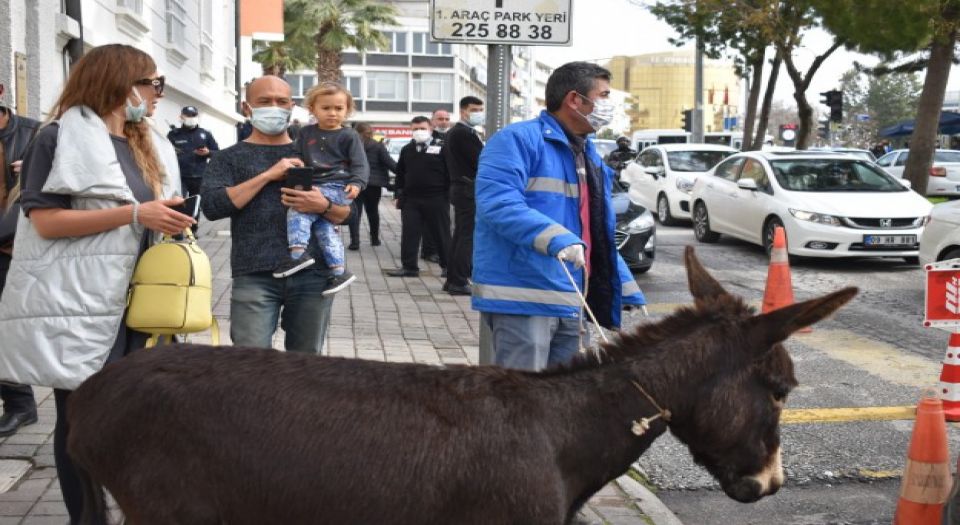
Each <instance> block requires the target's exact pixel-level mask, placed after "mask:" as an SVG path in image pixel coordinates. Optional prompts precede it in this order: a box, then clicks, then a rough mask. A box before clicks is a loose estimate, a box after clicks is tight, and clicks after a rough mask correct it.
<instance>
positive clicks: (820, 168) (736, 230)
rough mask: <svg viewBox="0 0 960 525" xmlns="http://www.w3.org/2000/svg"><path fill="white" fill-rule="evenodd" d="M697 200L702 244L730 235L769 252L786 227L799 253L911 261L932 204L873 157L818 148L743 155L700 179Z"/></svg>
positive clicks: (789, 241) (790, 249)
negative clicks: (777, 232) (776, 235)
mask: <svg viewBox="0 0 960 525" xmlns="http://www.w3.org/2000/svg"><path fill="white" fill-rule="evenodd" d="M691 200H692V202H693V228H694V234H695V235H696V237H697V240H699V241H701V242H707V243H709V242H716V241H717V240H718V239H719V237H720V235H721V234H723V235H730V236H731V237H736V238H739V239H743V240H745V241H748V242H752V243H755V244H759V245H761V246H763V247H764V248H765V249H767V251H769V250H770V247H771V245H772V243H773V232H774V228H775V227H776V226H783V227H784V229H785V230H786V234H787V252H788V253H789V254H792V255H802V256H810V257H903V258H904V259H906V260H907V261H908V262H910V263H916V262H917V254H918V249H919V246H918V239H919V237H920V234H921V233H922V232H923V227H924V225H925V224H926V222H927V221H928V220H929V215H930V210H931V208H932V205H931V204H930V202H929V201H928V200H927V199H925V198H923V197H922V196H920V195H917V193H916V192H914V191H911V190H910V189H909V188H908V187H907V186H906V185H905V184H903V183H902V182H901V181H900V180H898V179H895V178H893V177H892V176H890V175H889V174H887V173H886V172H884V171H883V170H881V169H880V168H879V167H877V166H876V165H875V164H874V163H872V162H867V161H865V160H861V159H857V158H854V157H850V156H848V155H844V154H838V153H817V152H787V153H775V152H758V151H753V152H744V153H738V154H736V155H733V156H731V157H730V158H728V159H726V160H725V161H723V162H721V163H720V164H718V165H717V166H716V167H715V168H714V169H713V170H712V171H711V172H710V173H708V174H707V175H706V176H703V177H700V178H699V179H697V182H696V184H694V187H693V192H692V194H691Z"/></svg>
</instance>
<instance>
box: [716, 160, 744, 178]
mask: <svg viewBox="0 0 960 525" xmlns="http://www.w3.org/2000/svg"><path fill="white" fill-rule="evenodd" d="M742 164H743V157H738V158H735V159H730V160H728V161H725V162H724V163H723V164H720V165H719V166H717V169H716V171H714V172H713V174H714V175H715V176H717V177H720V178H721V179H726V180H728V181H730V182H733V181H735V180H737V175H739V174H740V166H741V165H742Z"/></svg>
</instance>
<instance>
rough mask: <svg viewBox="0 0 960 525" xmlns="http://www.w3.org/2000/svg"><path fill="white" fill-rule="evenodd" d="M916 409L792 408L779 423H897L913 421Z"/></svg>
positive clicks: (786, 411) (913, 407)
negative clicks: (899, 421)
mask: <svg viewBox="0 0 960 525" xmlns="http://www.w3.org/2000/svg"><path fill="white" fill-rule="evenodd" d="M916 414H917V407H915V406H908V407H860V408H793V409H787V410H784V411H783V415H781V416H780V422H781V423H783V424H785V425H790V424H798V423H841V422H849V421H898V420H908V419H914V418H915V417H916Z"/></svg>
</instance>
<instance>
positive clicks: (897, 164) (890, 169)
mask: <svg viewBox="0 0 960 525" xmlns="http://www.w3.org/2000/svg"><path fill="white" fill-rule="evenodd" d="M909 156H910V150H907V149H897V150H893V151H891V152H890V153H887V154H886V155H884V156H882V157H880V158H879V159H877V164H879V165H880V167H882V168H883V169H884V171H886V172H887V173H889V174H890V175H893V176H894V177H896V178H898V179H902V178H903V170H904V169H905V168H906V166H907V157H909ZM929 174H930V176H929V177H927V195H960V151H955V150H950V149H938V150H936V151H935V152H934V153H933V166H931V167H930V171H929Z"/></svg>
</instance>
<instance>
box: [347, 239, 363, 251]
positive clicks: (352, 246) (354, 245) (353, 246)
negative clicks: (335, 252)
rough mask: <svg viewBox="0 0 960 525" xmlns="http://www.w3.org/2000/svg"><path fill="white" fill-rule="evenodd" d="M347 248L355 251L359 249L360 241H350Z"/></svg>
mask: <svg viewBox="0 0 960 525" xmlns="http://www.w3.org/2000/svg"><path fill="white" fill-rule="evenodd" d="M347 249H348V250H353V251H357V250H359V249H360V241H350V245H349V246H347Z"/></svg>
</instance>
